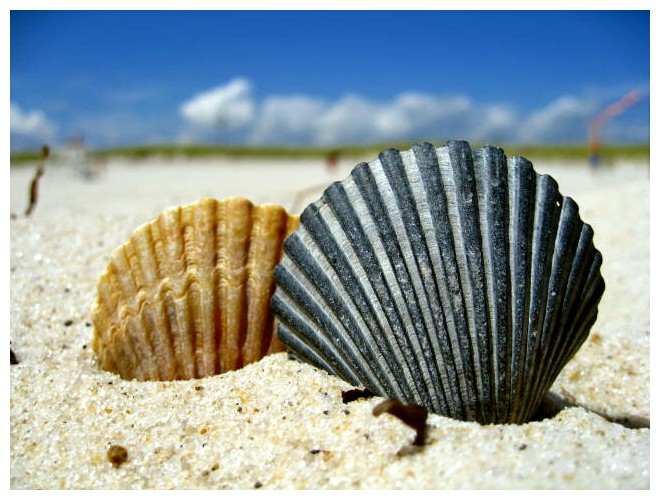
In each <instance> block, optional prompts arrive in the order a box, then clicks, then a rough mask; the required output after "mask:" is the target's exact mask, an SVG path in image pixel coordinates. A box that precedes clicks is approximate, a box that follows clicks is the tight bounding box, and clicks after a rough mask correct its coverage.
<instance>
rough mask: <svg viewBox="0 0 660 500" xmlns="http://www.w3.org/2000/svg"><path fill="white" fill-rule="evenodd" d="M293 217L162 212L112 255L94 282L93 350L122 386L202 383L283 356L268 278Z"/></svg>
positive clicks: (241, 207)
mask: <svg viewBox="0 0 660 500" xmlns="http://www.w3.org/2000/svg"><path fill="white" fill-rule="evenodd" d="M298 221H299V217H297V216H292V215H289V214H287V212H286V211H285V210H284V208H282V207H279V206H277V205H261V206H257V205H253V204H252V203H251V202H250V201H248V200H246V199H243V198H229V199H227V200H224V201H217V200H213V199H203V200H200V201H197V202H195V203H193V204H191V205H188V206H185V207H176V208H172V209H169V210H166V211H165V212H163V213H161V214H160V215H159V216H158V217H157V218H156V219H155V220H153V221H152V222H150V223H148V224H145V225H143V226H141V227H139V228H138V229H137V230H136V231H135V233H134V234H133V235H132V237H131V238H130V240H129V241H128V242H127V243H126V244H124V245H123V246H121V247H119V248H117V249H116V250H115V251H114V252H113V253H112V256H111V258H110V262H109V264H108V265H107V267H106V269H105V272H104V273H103V274H102V275H101V277H100V278H99V281H98V298H97V301H96V303H95V304H94V305H93V307H92V320H93V323H94V337H93V342H92V345H93V348H94V352H95V353H96V355H97V356H98V359H99V361H100V364H101V366H102V367H103V368H104V369H106V370H109V371H112V372H116V373H118V374H119V375H121V376H122V377H123V378H126V379H138V380H176V379H190V378H201V377H205V376H208V375H214V374H218V373H223V372H226V371H229V370H235V369H237V368H241V367H242V366H244V365H246V364H248V363H251V362H254V361H257V360H259V359H261V358H262V357H263V356H265V355H266V354H269V353H271V352H276V351H281V350H283V346H282V345H281V344H280V342H279V341H278V340H277V337H276V335H275V329H274V320H273V314H272V311H271V308H270V299H271V296H272V293H273V291H274V288H275V282H274V279H273V269H274V267H275V265H276V264H277V262H278V261H279V260H280V257H281V254H282V245H283V241H284V239H285V238H286V237H287V236H288V235H289V234H290V233H291V232H292V231H293V230H294V229H295V228H296V227H297V225H298Z"/></svg>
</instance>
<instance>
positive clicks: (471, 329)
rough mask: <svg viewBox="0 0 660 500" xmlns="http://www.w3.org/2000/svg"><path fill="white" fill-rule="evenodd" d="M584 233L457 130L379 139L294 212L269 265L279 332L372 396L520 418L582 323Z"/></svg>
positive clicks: (596, 291) (590, 289)
mask: <svg viewBox="0 0 660 500" xmlns="http://www.w3.org/2000/svg"><path fill="white" fill-rule="evenodd" d="M592 236H593V232H592V229H591V227H590V226H588V225H587V224H584V223H583V222H582V221H581V220H580V217H579V214H578V206H577V205H576V203H575V202H574V201H573V200H572V199H570V198H567V197H563V196H562V195H561V194H560V193H559V190H558V186H557V183H556V182H555V181H554V180H553V179H552V178H551V177H549V176H547V175H538V174H537V173H536V172H535V171H534V169H533V167H532V164H531V163H530V162H529V161H527V160H526V159H524V158H522V157H512V158H508V159H507V157H506V156H505V155H504V152H503V151H502V150H501V149H498V148H495V147H490V146H487V147H485V148H482V149H476V150H472V149H471V147H470V145H469V144H468V143H466V142H463V141H452V142H449V143H448V144H447V146H445V147H439V148H435V147H434V146H432V145H431V144H421V145H416V146H414V147H413V148H412V149H411V150H408V151H402V152H399V151H396V150H388V151H385V152H383V153H381V154H380V155H379V157H378V158H377V159H376V160H374V161H372V162H370V163H362V164H359V165H358V166H356V167H355V168H354V170H353V171H352V173H351V175H350V176H349V177H348V178H347V179H346V180H344V181H342V182H337V183H335V184H333V185H332V186H330V187H329V188H328V189H327V190H326V191H325V192H324V194H323V196H322V198H321V199H320V200H319V201H317V202H315V203H313V204H311V205H310V206H308V207H307V208H306V209H305V210H304V212H303V213H302V215H301V223H300V226H299V228H298V229H297V230H296V231H295V232H294V233H293V234H292V235H291V236H290V237H289V238H288V239H287V241H286V242H285V246H284V256H283V259H282V261H281V263H280V264H279V265H278V266H277V268H276V270H275V278H276V281H277V285H278V286H277V289H276V292H275V294H274V296H273V299H272V305H273V309H274V311H275V313H276V315H277V317H278V319H279V326H278V335H279V337H280V339H281V340H282V342H283V343H284V344H285V345H286V346H287V348H288V350H289V351H290V352H291V353H292V354H293V355H294V356H295V357H297V358H299V359H301V360H304V361H307V362H309V363H312V364H314V365H316V366H319V367H321V368H324V369H325V370H327V371H329V372H330V373H333V374H335V375H337V376H339V377H341V378H343V379H345V380H347V381H349V382H351V383H353V384H355V385H363V386H365V387H367V388H369V389H370V390H372V391H374V392H375V393H377V394H380V395H383V396H388V397H391V398H396V399H399V400H401V401H403V402H407V403H417V404H421V405H423V406H425V407H427V408H428V409H430V410H431V411H433V412H436V413H439V414H442V415H446V416H450V417H454V418H457V419H461V420H474V421H479V422H482V423H491V422H492V423H504V422H511V423H514V422H525V421H527V420H529V418H531V416H532V414H533V413H534V411H535V410H536V408H537V407H538V406H539V404H540V402H541V400H542V397H543V396H544V395H545V393H546V392H547V391H548V389H549V388H550V386H551V385H552V382H553V381H554V380H555V378H556V377H557V375H558V374H559V372H560V371H561V369H562V368H563V366H564V365H565V364H566V362H567V361H568V360H569V359H570V358H571V357H572V356H573V355H574V354H575V352H576V351H577V349H578V348H579V347H580V345H581V344H582V343H583V342H584V340H585V339H586V338H587V336H588V334H589V329H590V328H591V326H592V325H593V323H594V321H595V319H596V315H597V306H598V302H599V300H600V298H601V296H602V294H603V291H604V286H605V285H604V281H603V279H602V277H601V275H600V265H601V255H600V253H599V252H598V251H597V250H596V249H595V248H594V245H593V241H592Z"/></svg>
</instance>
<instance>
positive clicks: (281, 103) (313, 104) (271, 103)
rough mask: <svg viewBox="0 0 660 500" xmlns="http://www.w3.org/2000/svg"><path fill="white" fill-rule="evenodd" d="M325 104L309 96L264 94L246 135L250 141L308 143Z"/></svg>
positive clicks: (254, 142) (259, 142) (312, 139)
mask: <svg viewBox="0 0 660 500" xmlns="http://www.w3.org/2000/svg"><path fill="white" fill-rule="evenodd" d="M325 109H326V104H325V103H324V102H323V101H321V100H319V99H314V98H312V97H308V96H304V95H293V96H284V97H277V96H276V97H268V98H266V99H265V100H264V102H263V104H262V105H261V112H260V114H259V117H258V119H257V121H256V124H255V127H254V130H253V132H252V135H251V137H250V142H251V143H253V144H309V143H313V142H315V139H316V126H317V123H318V120H319V118H320V116H321V115H322V113H323V112H324V110H325Z"/></svg>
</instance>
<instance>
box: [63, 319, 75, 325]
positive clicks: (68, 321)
mask: <svg viewBox="0 0 660 500" xmlns="http://www.w3.org/2000/svg"><path fill="white" fill-rule="evenodd" d="M71 325H73V320H72V319H67V320H66V321H65V322H64V326H71Z"/></svg>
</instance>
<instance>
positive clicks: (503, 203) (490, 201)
mask: <svg viewBox="0 0 660 500" xmlns="http://www.w3.org/2000/svg"><path fill="white" fill-rule="evenodd" d="M474 167H475V178H476V179H477V180H478V182H477V203H478V208H479V229H480V231H481V241H482V255H483V263H484V270H485V272H484V278H485V287H486V304H487V307H486V310H487V314H488V324H489V329H490V330H491V331H492V332H493V334H492V336H491V341H490V343H489V350H490V365H489V366H490V369H491V370H492V373H493V375H494V376H493V377H492V378H491V394H492V395H493V398H494V400H495V405H494V408H493V409H492V410H490V413H491V415H492V417H493V418H494V419H495V420H497V421H501V420H504V419H506V414H503V411H502V408H506V407H508V406H509V405H508V402H509V399H508V397H509V393H510V386H511V380H510V373H509V371H508V370H507V367H508V366H509V364H510V362H511V349H510V346H509V343H508V342H507V335H508V333H507V331H508V326H509V324H510V308H509V303H508V298H509V294H508V288H509V279H510V278H509V272H508V268H507V266H506V261H507V258H508V255H507V254H508V246H509V235H508V232H507V228H508V215H509V214H508V196H507V194H508V185H507V176H506V171H507V160H506V156H505V155H504V152H503V151H502V150H501V149H499V148H495V147H492V146H490V147H484V148H481V149H477V150H475V151H474Z"/></svg>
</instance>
